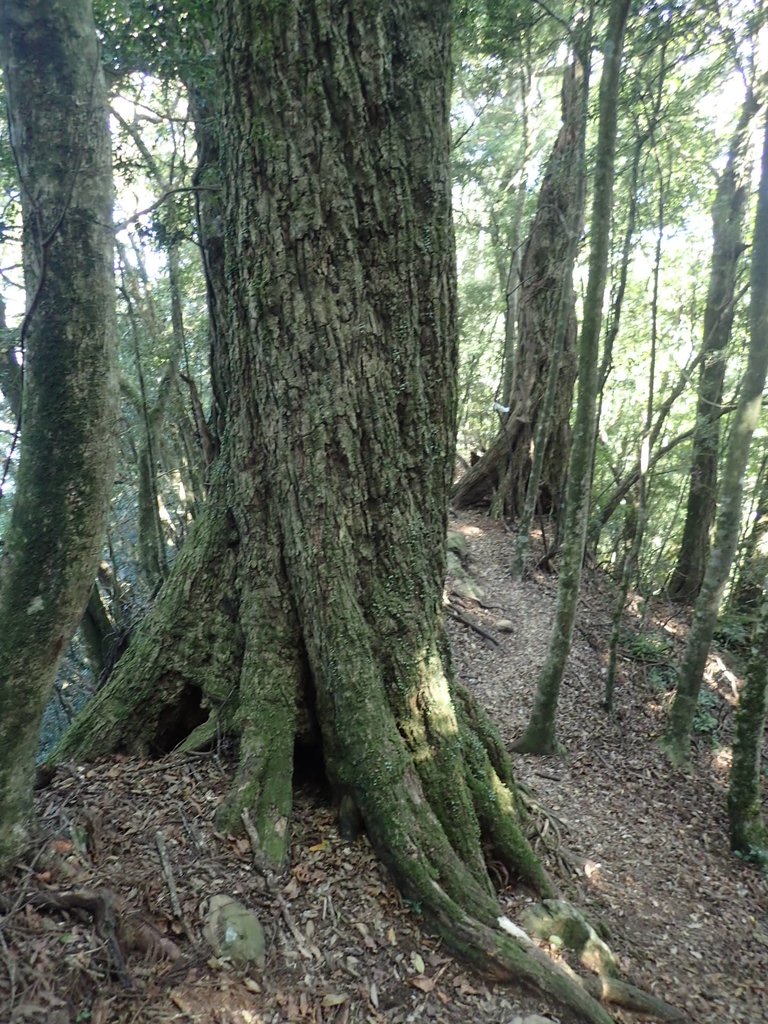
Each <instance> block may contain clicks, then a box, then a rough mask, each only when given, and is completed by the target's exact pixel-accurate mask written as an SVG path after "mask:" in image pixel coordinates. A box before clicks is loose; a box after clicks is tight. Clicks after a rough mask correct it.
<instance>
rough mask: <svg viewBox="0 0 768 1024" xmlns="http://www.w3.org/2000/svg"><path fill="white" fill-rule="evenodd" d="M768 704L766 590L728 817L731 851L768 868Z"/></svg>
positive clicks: (744, 693)
mask: <svg viewBox="0 0 768 1024" xmlns="http://www.w3.org/2000/svg"><path fill="white" fill-rule="evenodd" d="M767 582H768V581H767ZM767 705H768V590H766V588H765V587H764V588H763V602H762V605H761V608H760V613H759V615H758V619H757V623H756V625H755V635H754V638H753V641H752V650H751V653H750V658H749V662H748V665H747V674H746V677H745V680H744V686H743V687H742V690H741V693H740V695H739V706H738V709H737V711H736V729H735V733H734V737H733V762H732V764H731V777H730V782H729V787H728V817H729V820H730V826H731V848H732V849H733V850H736V851H738V852H739V853H740V854H742V855H744V856H746V857H749V858H750V859H751V860H756V861H758V862H760V863H762V864H764V865H767V866H768V828H766V824H765V821H764V820H763V817H762V780H761V772H760V766H761V761H762V751H763V742H764V735H765V714H766V706H767Z"/></svg>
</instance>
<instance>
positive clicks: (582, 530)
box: [514, 0, 630, 754]
mask: <svg viewBox="0 0 768 1024" xmlns="http://www.w3.org/2000/svg"><path fill="white" fill-rule="evenodd" d="M629 6H630V5H629V0H613V2H612V3H611V7H610V11H609V15H608V25H607V28H606V37H605V44H604V47H603V49H604V64H603V74H602V77H601V80H600V97H599V126H598V140H597V153H596V166H595V174H594V182H593V188H594V198H593V204H592V223H591V232H590V235H591V238H590V242H591V246H590V255H589V279H588V282H587V293H586V296H585V299H584V318H583V322H582V327H581V336H580V339H579V385H578V386H579V394H578V400H577V404H576V417H575V422H574V430H573V441H572V444H571V454H570V461H569V464H568V489H567V493H566V509H565V526H564V538H563V552H562V558H561V563H560V579H559V582H558V588H557V606H556V609H555V622H554V627H553V631H552V637H551V640H550V645H549V652H548V654H547V660H546V662H545V664H544V667H543V669H542V671H541V674H540V675H539V679H538V681H537V687H536V698H535V703H534V708H533V711H532V714H531V717H530V719H529V722H528V725H527V726H526V729H525V731H524V733H523V735H522V736H521V737H520V739H518V740H517V741H516V743H515V744H514V749H515V750H518V751H520V752H526V753H537V754H546V753H553V752H554V751H555V750H556V749H557V739H556V721H555V716H556V712H557V702H558V697H559V694H560V684H561V683H562V679H563V675H564V673H565V664H566V660H567V658H568V651H569V649H570V645H571V637H572V634H573V625H574V621H575V618H576V605H577V602H578V597H579V582H580V579H581V564H582V560H583V558H584V547H585V543H586V530H587V517H588V512H589V501H590V491H591V481H592V452H593V447H594V438H595V420H596V404H597V372H598V360H599V355H600V328H601V325H602V318H603V294H604V292H605V282H606V279H607V276H608V250H609V242H610V230H611V202H612V196H613V169H614V162H615V160H614V158H615V150H616V118H617V105H618V92H619V74H620V70H621V60H622V50H623V43H624V32H625V29H626V24H627V16H628V13H629Z"/></svg>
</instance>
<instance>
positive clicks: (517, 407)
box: [451, 59, 589, 518]
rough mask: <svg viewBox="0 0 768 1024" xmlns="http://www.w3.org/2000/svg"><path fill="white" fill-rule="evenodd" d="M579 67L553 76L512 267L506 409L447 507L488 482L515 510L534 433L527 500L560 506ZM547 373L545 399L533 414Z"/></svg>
mask: <svg viewBox="0 0 768 1024" xmlns="http://www.w3.org/2000/svg"><path fill="white" fill-rule="evenodd" d="M588 77H589V75H588V74H585V72H584V67H583V63H582V59H574V61H573V63H572V64H571V65H569V66H568V67H567V68H566V70H565V74H564V78H563V90H562V126H561V128H560V131H559V133H558V136H557V139H556V141H555V144H554V146H553V148H552V152H551V154H550V156H549V160H548V163H547V168H546V172H545V174H544V179H543V181H542V184H541V189H540V191H539V197H538V202H537V206H536V213H535V214H534V217H533V222H532V224H531V229H530V232H529V235H528V240H527V242H526V245H525V252H524V254H523V258H522V263H521V267H520V296H519V301H518V310H519V313H518V329H517V335H518V343H517V349H516V352H515V357H514V370H513V375H512V385H511V397H510V400H509V405H510V407H511V412H510V414H509V417H508V419H507V420H506V421H505V423H504V424H503V425H502V428H501V430H500V432H499V435H498V437H497V438H496V439H495V441H494V442H493V444H492V445H491V447H490V448H489V449H488V451H487V452H486V454H485V455H484V456H483V457H482V459H480V461H479V462H478V463H477V464H476V465H475V466H473V467H472V468H471V469H470V470H468V471H467V473H466V474H465V475H464V476H463V477H462V478H461V480H459V482H458V483H457V484H456V486H455V488H454V490H453V494H452V497H451V500H452V503H453V505H454V507H456V508H467V507H469V506H471V505H476V504H478V503H481V502H483V501H488V500H489V498H490V496H491V494H492V493H493V492H494V491H498V501H497V508H498V510H499V512H501V513H503V514H505V515H508V516H510V517H512V518H517V517H518V516H519V515H520V513H521V512H522V509H523V504H524V500H525V495H526V489H527V486H528V478H529V474H530V471H531V461H532V449H533V445H534V438H535V437H537V435H538V438H537V440H538V443H539V446H540V448H541V453H542V460H541V470H540V476H539V481H538V486H537V488H536V491H537V494H536V497H537V501H538V504H539V506H540V507H541V508H542V509H543V510H544V511H546V512H547V513H551V514H553V515H555V516H557V513H558V510H559V508H560V503H561V500H562V494H563V489H564V484H565V470H566V459H565V454H564V453H565V452H567V451H568V446H569V442H570V428H569V421H570V412H571V402H572V397H573V385H574V381H575V378H576V360H575V354H574V349H575V347H576V314H575V297H574V293H573V283H572V279H573V266H574V263H575V261H576V255H577V252H578V243H579V237H580V234H581V230H582V222H583V213H584V136H585V133H586V103H585V92H586V90H587V88H588ZM551 375H554V380H553V385H552V387H551V391H552V399H551V401H550V402H549V403H548V404H549V406H550V407H551V408H549V409H548V411H547V418H546V421H545V422H543V423H542V415H543V412H544V409H543V407H544V405H545V394H546V392H547V381H548V380H549V379H550V377H551ZM542 427H543V429H541V428H542ZM537 428H538V429H537Z"/></svg>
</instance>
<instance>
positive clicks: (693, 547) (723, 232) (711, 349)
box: [669, 90, 757, 604]
mask: <svg viewBox="0 0 768 1024" xmlns="http://www.w3.org/2000/svg"><path fill="white" fill-rule="evenodd" d="M756 110H757V102H756V99H755V97H754V96H753V94H752V92H751V90H750V92H749V94H748V96H747V98H746V100H745V102H744V106H743V108H742V112H741V115H740V117H739V122H738V125H737V127H736V131H735V132H734V135H733V138H732V140H731V145H730V149H729V152H728V162H727V164H726V166H725V170H724V171H723V173H722V175H721V176H720V180H719V182H718V185H717V192H716V195H715V201H714V204H713V207H712V236H713V243H712V262H711V264H710V272H709V288H708V291H707V304H706V307H705V310H704V342H703V348H704V352H705V357H704V359H703V361H702V364H701V370H700V374H699V391H698V401H697V405H696V426H695V430H694V434H693V444H692V452H691V469H690V477H689V482H688V498H687V505H686V512H685V524H684V527H683V539H682V541H681V543H680V552H679V554H678V558H677V563H676V565H675V568H674V571H673V573H672V578H671V580H670V583H669V596H670V597H671V598H672V600H673V601H680V602H682V603H686V604H687V603H692V602H693V601H694V600H695V599H696V597H697V596H698V594H699V591H700V590H701V585H702V583H703V581H704V571H705V566H706V560H707V555H708V553H709V534H710V530H711V528H712V522H713V520H714V517H715V508H716V494H717V462H718V455H719V445H720V416H721V403H722V399H723V383H724V380H725V365H726V349H727V346H728V342H729V341H730V337H731V327H732V324H733V316H734V300H735V294H736V277H737V271H738V267H739V258H740V256H741V254H742V253H743V251H744V249H745V245H744V240H743V237H742V235H743V231H742V229H743V221H744V211H745V208H746V205H747V198H748V195H749V187H748V179H749V173H750V170H751V166H750V161H749V160H748V159H747V153H748V148H749V139H750V131H749V128H750V124H751V122H752V118H753V116H754V114H755V112H756Z"/></svg>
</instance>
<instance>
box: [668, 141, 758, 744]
mask: <svg viewBox="0 0 768 1024" xmlns="http://www.w3.org/2000/svg"><path fill="white" fill-rule="evenodd" d="M749 283H750V304H749V332H750V338H749V353H748V357H747V369H746V371H745V373H744V379H743V381H742V386H741V391H740V394H739V403H738V406H737V408H736V412H735V413H734V417H733V424H732V426H731V432H730V436H729V439H728V451H727V453H726V457H725V465H724V466H723V477H722V486H721V498H720V508H719V511H718V516H717V525H716V529H715V540H714V543H713V545H712V551H711V553H710V556H709V560H708V562H707V571H706V573H705V576H704V583H703V584H702V588H701V593H700V594H699V597H698V600H697V601H696V609H695V611H694V616H693V622H692V623H691V630H690V633H689V634H688V642H687V644H686V648H685V654H684V656H683V661H682V664H681V666H680V672H679V676H678V683H677V692H676V693H675V700H674V703H673V705H672V710H671V712H670V717H669V723H668V726H667V732H666V735H665V737H664V748H665V750H666V751H667V754H668V755H669V757H670V758H671V759H672V760H673V761H674V762H677V763H680V762H683V761H686V760H687V758H688V754H689V750H690V742H691V731H692V729H693V718H694V715H695V713H696V703H697V701H698V697H699V691H700V690H701V683H702V678H703V675H704V666H705V664H706V661H707V655H708V654H709V647H710V644H711V642H712V635H713V633H714V631H715V625H716V624H717V616H718V613H719V611H720V602H721V600H722V597H723V591H724V590H725V586H726V583H727V582H728V576H729V573H730V571H731V565H732V563H733V558H734V555H735V554H736V548H737V546H738V542H739V534H740V532H741V498H742V494H743V492H744V472H745V470H746V467H747V460H748V458H749V446H750V443H751V441H752V434H753V432H754V430H755V427H756V426H757V423H758V420H759V418H760V410H761V407H762V400H763V387H764V386H765V377H766V371H768V123H766V126H765V129H764V139H763V155H762V165H761V172H760V188H759V192H758V199H757V212H756V217H755V231H754V235H753V238H752V264H751V268H750V279H749Z"/></svg>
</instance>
